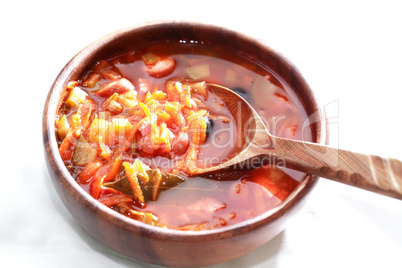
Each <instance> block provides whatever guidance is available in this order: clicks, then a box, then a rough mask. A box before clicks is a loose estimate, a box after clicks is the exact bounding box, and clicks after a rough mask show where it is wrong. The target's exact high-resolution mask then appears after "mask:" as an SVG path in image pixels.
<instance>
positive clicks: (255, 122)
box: [197, 84, 402, 200]
mask: <svg viewBox="0 0 402 268" xmlns="http://www.w3.org/2000/svg"><path fill="white" fill-rule="evenodd" d="M209 89H210V91H211V92H213V93H214V94H216V95H217V96H218V97H219V98H221V99H222V101H223V102H224V103H225V104H226V106H227V108H228V109H229V111H230V112H231V113H232V115H233V117H234V118H235V120H236V122H235V124H236V125H237V128H238V129H239V130H240V131H239V135H240V137H239V138H238V139H237V141H238V142H237V147H236V148H235V151H234V153H233V155H234V157H233V158H231V159H230V160H228V161H226V162H223V163H220V164H218V165H216V166H212V167H208V168H205V169H201V170H199V171H198V172H197V175H204V176H207V177H209V178H215V179H220V180H233V179H237V178H238V177H239V176H237V175H236V174H238V175H240V174H242V172H240V171H238V172H233V170H244V169H246V170H247V169H253V168H258V167H261V166H263V165H275V166H278V165H280V166H282V167H287V168H292V169H296V170H299V171H302V172H306V173H308V174H312V175H317V176H320V177H323V178H328V179H332V180H334V181H338V182H341V183H345V184H348V185H351V186H355V187H359V188H362V189H365V190H369V191H372V192H375V193H379V194H382V195H386V196H390V197H394V198H398V199H401V200H402V162H401V161H399V160H396V159H385V158H382V157H379V156H375V155H364V154H359V153H355V152H350V151H346V150H341V149H336V148H331V147H328V146H324V145H320V144H316V143H310V142H304V141H297V140H290V139H285V138H280V137H276V136H273V135H272V134H270V133H269V131H268V129H267V128H266V127H265V125H264V123H263V121H262V120H261V118H260V116H259V115H258V114H257V112H256V111H255V110H254V109H253V107H251V105H250V104H248V103H247V101H246V100H244V99H243V98H242V97H241V96H239V95H238V94H236V93H235V92H233V91H232V90H230V89H228V88H226V87H223V86H220V85H216V84H209ZM228 169H230V170H232V171H231V172H230V175H229V176H228V175H225V172H226V171H225V170H228Z"/></svg>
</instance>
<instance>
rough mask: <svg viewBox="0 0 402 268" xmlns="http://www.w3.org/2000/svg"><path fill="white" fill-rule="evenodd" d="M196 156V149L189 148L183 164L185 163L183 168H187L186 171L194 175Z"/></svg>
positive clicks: (193, 147)
mask: <svg viewBox="0 0 402 268" xmlns="http://www.w3.org/2000/svg"><path fill="white" fill-rule="evenodd" d="M197 154H198V150H197V148H196V147H195V146H190V148H189V150H188V151H187V154H186V156H185V163H186V165H185V166H186V167H187V170H188V172H189V173H190V174H194V173H195V172H196V171H197V170H198V168H197V158H198V157H197Z"/></svg>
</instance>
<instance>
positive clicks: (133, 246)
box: [43, 21, 327, 267]
mask: <svg viewBox="0 0 402 268" xmlns="http://www.w3.org/2000/svg"><path fill="white" fill-rule="evenodd" d="M182 38H183V39H190V40H209V41H212V42H214V43H218V44H222V45H225V46H230V47H232V48H234V49H236V50H238V51H243V52H244V53H245V54H247V55H249V56H250V57H252V58H253V60H255V61H256V62H258V63H259V64H261V65H263V66H269V68H270V69H271V70H273V71H274V72H276V73H277V74H278V75H279V76H281V77H282V78H283V79H284V80H285V81H286V82H287V83H288V84H289V85H290V86H291V87H292V88H293V89H294V90H295V91H296V93H297V94H298V96H299V97H300V100H301V101H302V103H303V104H304V105H305V109H306V111H307V114H308V115H309V116H313V115H314V121H315V123H314V124H312V131H313V139H314V142H317V143H325V142H326V140H327V135H326V134H327V126H326V124H325V116H324V115H323V114H322V113H321V109H320V107H319V105H318V104H317V101H316V99H315V97H314V95H313V92H312V91H311V89H310V88H309V86H308V85H307V83H306V82H305V80H304V79H303V77H302V76H301V74H300V73H299V72H298V70H297V69H296V68H295V67H294V66H293V65H292V64H291V63H290V62H289V61H288V60H286V59H285V58H284V57H282V56H281V55H279V54H278V53H277V52H275V51H273V50H272V49H271V48H269V47H267V46H266V45H265V44H263V43H261V42H259V41H257V40H254V39H252V38H249V37H247V36H245V35H243V34H240V33H238V32H234V31H232V30H228V29H225V28H221V27H217V26H213V25H205V24H200V23H190V22H175V21H169V22H155V23H147V24H144V25H140V26H134V27H131V28H128V29H124V30H120V31H117V32H114V33H112V34H110V35H107V36H105V37H103V38H101V39H100V40H98V41H96V42H94V43H93V44H91V45H89V46H88V47H86V48H85V49H84V50H82V51H81V52H80V53H78V54H77V55H76V56H75V57H74V58H73V59H72V60H71V61H70V62H69V63H68V64H67V65H66V66H65V67H64V69H63V70H62V71H61V72H60V74H59V76H58V77H57V78H56V80H55V82H54V84H53V85H52V87H51V89H50V91H49V94H48V97H47V100H46V105H45V108H44V115H43V138H44V146H45V151H46V159H47V166H48V170H49V173H50V175H51V178H52V181H53V184H54V187H55V188H56V191H57V193H58V195H59V196H60V198H61V200H62V201H63V203H64V205H65V206H66V207H67V209H68V210H69V211H70V213H71V214H72V215H73V216H74V218H75V219H76V220H77V221H78V223H79V224H80V225H81V226H82V227H83V228H84V229H85V230H87V231H88V232H89V233H90V234H91V235H92V236H93V237H95V238H96V239H97V240H98V241H100V242H102V243H103V244H105V245H107V246H109V247H111V248H112V249H114V250H116V251H118V252H120V253H122V254H124V255H126V256H129V257H131V258H134V259H138V260H142V261H145V262H149V263H154V264H159V265H166V266H182V267H189V266H193V267H194V266H201V265H210V264H216V263H220V262H224V261H228V260H231V259H234V258H237V257H240V256H242V255H245V254H246V253H249V252H251V251H252V250H254V249H256V248H258V247H260V246H261V245H263V244H265V243H266V242H267V241H269V240H270V239H272V238H273V237H275V236H276V235H277V234H278V233H280V232H281V231H282V230H283V229H284V228H285V225H286V222H287V221H288V220H289V219H290V218H291V217H292V216H294V215H295V214H296V213H297V212H298V211H299V210H300V209H301V208H302V206H303V205H304V203H305V201H306V197H307V196H308V194H309V193H310V192H311V190H312V189H313V187H314V185H315V184H316V181H317V180H316V178H315V177H313V176H310V175H306V176H305V177H304V179H303V180H302V182H301V183H300V185H299V186H298V187H297V188H296V190H295V191H294V192H292V193H291V195H290V196H289V197H288V198H287V199H286V200H285V201H283V202H282V203H281V204H280V205H279V206H277V207H275V208H274V209H272V210H270V211H267V212H266V213H264V214H262V215H260V216H258V217H255V218H253V219H251V220H248V221H245V222H241V223H238V224H235V225H232V226H228V227H223V228H221V229H216V230H209V231H198V232H194V231H177V230H167V229H162V228H158V227H153V226H150V225H146V224H143V223H141V222H138V221H134V220H131V219H129V218H127V217H125V216H122V215H120V214H118V213H117V212H115V211H112V210H111V209H109V208H107V207H106V206H104V205H102V204H100V203H99V202H98V201H96V200H95V199H93V198H92V197H91V196H90V195H89V194H87V193H86V192H85V191H84V190H83V189H81V187H80V186H79V185H78V184H77V183H76V182H75V181H74V179H73V178H72V176H71V175H70V174H69V172H68V171H67V169H66V167H65V166H64V164H63V161H62V160H61V157H60V155H59V152H58V147H57V141H56V136H55V127H54V119H55V114H56V111H57V107H58V105H59V102H60V101H59V99H60V97H61V95H62V94H63V89H64V88H65V86H66V84H67V82H68V81H70V80H74V79H77V78H78V77H79V76H80V74H82V73H83V72H84V71H85V69H86V68H88V66H90V65H91V64H93V63H94V62H95V61H96V60H98V59H101V58H106V57H107V56H108V55H113V54H114V53H116V52H118V51H122V50H125V49H126V48H127V47H134V46H135V45H137V44H142V43H144V42H150V41H158V40H166V39H182Z"/></svg>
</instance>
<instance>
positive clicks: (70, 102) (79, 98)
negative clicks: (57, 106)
mask: <svg viewBox="0 0 402 268" xmlns="http://www.w3.org/2000/svg"><path fill="white" fill-rule="evenodd" d="M87 96H88V93H86V92H85V91H84V90H82V89H80V88H79V87H73V89H72V90H71V92H70V95H68V97H67V100H66V101H65V104H66V105H67V106H69V107H75V106H77V105H78V104H81V103H84V101H85V98H86V97H87Z"/></svg>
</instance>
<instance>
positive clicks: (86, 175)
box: [77, 159, 102, 184]
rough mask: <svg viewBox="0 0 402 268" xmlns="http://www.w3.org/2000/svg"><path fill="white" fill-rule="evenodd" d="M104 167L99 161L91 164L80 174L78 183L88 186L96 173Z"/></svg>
mask: <svg viewBox="0 0 402 268" xmlns="http://www.w3.org/2000/svg"><path fill="white" fill-rule="evenodd" d="M101 166H102V162H101V161H100V160H98V159H96V160H94V161H92V162H89V163H88V164H87V165H86V166H85V167H84V169H83V170H82V171H81V172H80V173H79V174H78V177H77V181H78V183H82V184H86V183H88V182H89V181H90V180H91V178H92V176H93V175H94V174H95V172H96V171H97V170H98V169H99V168H100V167H101Z"/></svg>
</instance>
